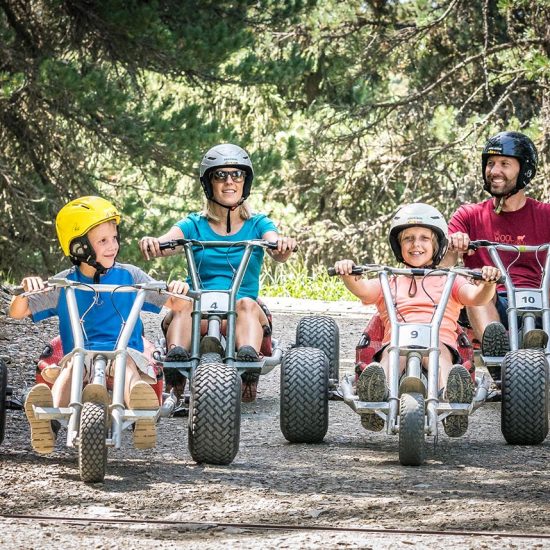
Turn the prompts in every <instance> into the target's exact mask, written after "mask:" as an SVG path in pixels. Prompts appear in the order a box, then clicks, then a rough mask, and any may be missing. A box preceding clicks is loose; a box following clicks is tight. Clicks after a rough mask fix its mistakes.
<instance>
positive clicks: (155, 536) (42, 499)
mask: <svg viewBox="0 0 550 550" xmlns="http://www.w3.org/2000/svg"><path fill="white" fill-rule="evenodd" d="M282 307H283V306H282ZM298 309H299V308H298ZM287 311H288V310H287ZM291 311H293V312H292V313H283V312H279V311H276V312H275V316H274V321H275V332H276V334H277V336H279V337H281V338H282V339H283V340H284V341H285V342H286V343H289V344H290V343H291V342H292V341H293V339H294V336H293V334H294V330H295V327H296V324H297V322H298V320H299V317H300V314H299V313H298V312H297V311H296V308H294V310H291ZM335 319H336V320H337V322H338V325H339V327H340V331H341V340H342V342H341V358H342V362H341V371H342V372H343V371H345V370H350V369H351V368H352V360H353V357H354V352H353V348H354V346H355V343H356V341H357V339H358V336H359V334H360V331H361V330H362V328H363V326H364V324H365V318H364V315H363V314H360V313H357V311H353V310H351V311H347V312H346V314H345V315H341V314H335ZM151 322H154V320H150V321H149V323H151ZM149 326H151V325H149ZM54 332H55V326H54V325H52V324H47V323H44V324H42V325H40V326H39V327H38V326H34V325H32V324H31V323H28V322H15V321H11V320H8V321H6V319H5V317H4V315H2V312H0V345H1V352H0V355H2V356H4V357H5V358H6V359H8V360H9V361H10V362H9V367H10V377H11V381H12V382H13V383H14V385H15V386H16V387H17V388H19V389H20V388H22V387H23V384H24V383H25V381H26V382H27V383H30V382H31V381H32V380H33V371H34V359H35V357H36V352H37V350H39V349H40V348H41V347H42V345H43V343H44V342H46V341H47V340H48V337H49V336H48V335H51V334H53V333H54ZM278 385H279V372H278V370H275V371H273V372H272V373H270V374H269V375H267V376H265V377H262V379H261V381H260V393H259V398H258V400H257V401H256V403H253V404H243V407H242V428H241V446H240V451H239V453H238V455H237V457H236V459H235V461H234V463H233V464H231V465H230V466H225V467H221V466H199V465H196V464H195V463H194V462H193V461H192V460H191V458H190V455H189V452H188V450H187V428H186V424H185V422H186V419H182V418H172V419H169V420H163V421H162V422H161V424H160V425H159V445H158V446H157V448H156V449H154V450H149V451H137V450H134V449H133V448H132V446H131V438H130V434H129V432H125V434H124V436H125V438H124V446H123V449H122V450H120V451H116V452H115V451H111V452H110V454H109V463H108V468H107V476H106V479H105V482H104V483H102V484H95V485H86V484H83V483H81V482H80V481H79V477H78V469H77V467H76V457H75V453H74V451H73V450H68V449H66V448H64V446H63V441H64V431H62V432H61V433H60V437H59V439H58V445H57V449H56V452H55V453H54V454H52V455H49V456H39V455H37V454H35V453H34V452H32V451H31V448H30V444H29V431H28V427H27V422H26V420H25V418H24V415H23V413H22V412H11V411H10V412H9V413H8V418H7V426H6V437H5V440H4V443H3V444H2V446H0V461H1V476H0V510H1V511H0V515H3V516H5V515H26V514H32V515H48V516H53V515H63V516H69V517H104V518H121V517H127V516H129V517H132V518H136V519H141V520H151V519H156V520H164V521H175V522H177V521H179V522H191V523H192V522H196V523H195V524H194V525H191V524H180V525H168V524H158V525H150V524H149V525H147V524H135V525H128V524H124V525H117V524H106V525H104V524H93V525H88V524H86V523H82V522H77V523H74V524H68V523H50V522H47V521H39V520H23V519H18V520H14V519H6V518H5V517H0V525H1V527H0V533H1V536H0V546H1V547H5V548H26V549H27V548H41V549H42V548H44V549H54V548H55V549H58V548H80V547H89V548H94V549H96V548H110V549H113V548H124V549H126V548H140V549H143V548H162V549H164V548H196V547H197V546H198V545H199V544H200V545H201V547H203V548H228V547H229V548H318V547H320V546H321V545H322V546H324V547H328V548H367V547H372V548H410V547H411V545H416V546H418V547H421V548H422V547H425V548H433V547H440V546H442V545H443V544H445V545H447V546H449V547H452V548H494V547H498V548H550V538H544V536H543V535H546V536H550V526H549V517H550V480H549V477H550V474H549V458H550V441H549V440H548V439H547V440H546V441H545V443H544V444H542V445H539V446H535V447H519V446H510V445H506V444H505V442H504V439H503V438H502V435H501V434H500V406H499V404H496V403H493V404H488V405H486V406H484V407H482V408H481V409H479V410H478V411H477V412H476V413H475V414H474V415H473V416H472V417H471V422H470V429H469V431H468V433H467V435H466V436H465V437H464V438H461V439H458V440H450V439H449V438H447V437H446V436H445V434H442V435H441V437H440V439H439V441H438V443H437V445H436V446H435V447H430V449H429V450H428V458H427V461H426V464H425V465H424V466H422V467H417V468H406V467H403V466H401V465H400V464H399V462H398V457H397V438H394V437H388V436H386V435H384V434H379V433H377V434H375V433H371V432H366V431H364V430H363V429H362V428H361V425H360V422H359V417H358V416H357V415H355V413H353V412H352V411H351V409H349V408H348V407H347V406H346V405H345V404H343V403H342V402H331V404H330V424H329V431H328V434H327V436H326V438H325V442H324V443H323V444H320V445H291V444H289V443H287V442H286V441H285V439H284V438H283V436H282V435H281V432H280V429H279V397H278V396H279V387H278ZM204 523H209V524H215V523H248V524H252V523H258V524H284V525H289V524H290V525H296V526H298V525H302V526H324V527H338V528H347V529H351V528H360V527H363V528H385V529H402V530H420V529H422V530H432V531H472V530H473V531H483V532H485V533H487V535H486V536H483V537H472V536H460V535H455V536H448V537H445V539H442V536H435V535H431V536H427V535H426V536H419V535H413V534H405V533H395V534H390V533H386V534H382V535H381V534H372V533H370V534H369V533H365V532H363V533H361V532H345V531H291V530H254V529H248V528H234V527H219V526H212V525H211V526H207V525H204ZM493 532H499V533H503V535H501V536H495V535H491V534H490V533H493ZM514 533H531V534H539V535H541V536H539V537H538V538H513V537H507V536H506V535H505V534H510V535H512V534H514Z"/></svg>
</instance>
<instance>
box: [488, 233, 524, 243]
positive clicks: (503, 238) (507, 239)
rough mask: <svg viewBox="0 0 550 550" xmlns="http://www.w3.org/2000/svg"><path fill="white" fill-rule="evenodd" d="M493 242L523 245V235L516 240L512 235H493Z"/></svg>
mask: <svg viewBox="0 0 550 550" xmlns="http://www.w3.org/2000/svg"><path fill="white" fill-rule="evenodd" d="M494 240H495V241H496V242H498V243H502V244H517V245H524V244H525V235H517V236H516V238H515V239H514V237H512V235H505V234H504V233H495V235H494Z"/></svg>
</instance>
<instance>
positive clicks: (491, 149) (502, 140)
mask: <svg viewBox="0 0 550 550" xmlns="http://www.w3.org/2000/svg"><path fill="white" fill-rule="evenodd" d="M491 155H499V156H502V157H514V158H517V159H518V161H519V165H520V170H519V174H518V178H517V181H516V187H515V189H514V191H512V194H514V193H517V192H518V191H519V190H520V189H523V188H524V187H525V186H526V185H527V184H528V183H529V182H530V181H531V180H532V179H533V178H534V177H535V174H536V173H537V163H538V155H537V149H536V148H535V145H534V143H533V142H532V141H531V140H530V139H529V138H528V137H527V136H526V135H525V134H522V133H520V132H500V133H499V134H497V135H496V136H493V137H491V138H489V139H488V141H487V143H486V144H485V147H484V148H483V152H482V153H481V175H482V176H483V183H484V185H483V189H485V191H487V192H489V193H490V192H491V186H490V185H489V183H488V182H487V178H486V177H485V169H486V168H487V160H488V159H489V157H490V156H491Z"/></svg>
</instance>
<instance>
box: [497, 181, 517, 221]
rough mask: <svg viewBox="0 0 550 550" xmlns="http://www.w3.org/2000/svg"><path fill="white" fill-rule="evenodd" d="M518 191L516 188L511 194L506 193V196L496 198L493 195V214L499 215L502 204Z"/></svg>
mask: <svg viewBox="0 0 550 550" xmlns="http://www.w3.org/2000/svg"><path fill="white" fill-rule="evenodd" d="M518 191H519V189H518V188H517V187H516V188H515V189H514V190H513V191H512V192H511V193H508V194H507V195H500V196H496V195H493V198H494V199H495V202H494V204H493V207H494V211H495V214H497V215H498V214H500V213H501V212H502V208H503V207H504V203H505V202H506V201H507V200H508V199H509V198H510V197H511V196H512V195H515V194H516V193H517V192H518Z"/></svg>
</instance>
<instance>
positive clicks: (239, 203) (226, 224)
mask: <svg viewBox="0 0 550 550" xmlns="http://www.w3.org/2000/svg"><path fill="white" fill-rule="evenodd" d="M210 200H211V201H212V202H214V203H216V204H217V205H218V206H221V207H222V208H225V209H226V210H227V219H226V222H225V228H226V230H227V234H228V235H229V233H231V212H233V210H236V209H237V208H239V206H241V204H242V203H243V202H244V201H245V199H241V200H240V201H239V202H238V203H237V204H235V205H233V206H226V205H225V204H221V203H219V202H218V201H217V200H216V199H214V198H212V199H210Z"/></svg>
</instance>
